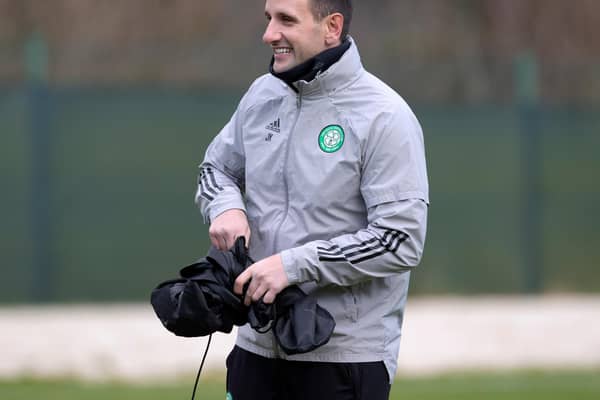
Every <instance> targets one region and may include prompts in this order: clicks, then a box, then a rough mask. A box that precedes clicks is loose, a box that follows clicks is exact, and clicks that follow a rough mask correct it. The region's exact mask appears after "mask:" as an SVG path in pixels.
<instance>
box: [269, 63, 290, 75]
mask: <svg viewBox="0 0 600 400" xmlns="http://www.w3.org/2000/svg"><path fill="white" fill-rule="evenodd" d="M293 67H294V66H293V65H292V64H290V63H285V64H284V63H282V64H278V63H275V64H273V71H275V72H276V73H278V74H281V73H283V72H287V71H289V70H290V69H292V68H293Z"/></svg>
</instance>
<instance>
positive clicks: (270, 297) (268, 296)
mask: <svg viewBox="0 0 600 400" xmlns="http://www.w3.org/2000/svg"><path fill="white" fill-rule="evenodd" d="M275 297H276V295H275V292H273V291H272V290H269V291H268V292H267V293H265V295H264V297H263V303H265V304H271V303H273V302H274V301H275Z"/></svg>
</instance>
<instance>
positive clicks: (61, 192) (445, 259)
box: [0, 86, 600, 303]
mask: <svg viewBox="0 0 600 400" xmlns="http://www.w3.org/2000/svg"><path fill="white" fill-rule="evenodd" d="M241 94H242V92H239V93H238V92H235V93H231V92H229V93H223V92H221V91H210V90H201V89H173V88H117V89H115V88H97V87H90V88H50V89H48V90H47V91H46V92H44V91H43V90H42V94H40V93H39V92H36V90H35V88H29V89H28V88H24V87H21V86H15V87H2V88H0V132H1V136H2V146H1V149H2V150H1V151H0V156H1V157H0V184H1V187H2V192H1V193H2V196H1V198H2V202H1V204H2V207H0V210H1V211H0V212H1V214H0V215H1V218H2V219H1V221H2V224H1V225H0V249H1V251H0V265H1V268H2V279H0V302H3V303H14V302H30V301H61V302H62V301H123V300H146V299H148V296H149V292H150V290H151V289H152V288H153V287H154V286H155V285H156V284H157V283H158V282H159V281H162V280H164V279H167V278H170V277H173V276H174V275H175V274H176V272H177V270H178V269H179V268H180V267H181V266H183V265H185V264H186V263H189V262H191V261H193V260H195V259H196V258H198V257H200V256H202V255H203V254H204V253H205V251H206V249H207V247H208V239H207V235H206V230H207V226H205V225H203V223H202V220H201V218H200V215H199V212H198V211H197V209H196V207H195V205H194V203H193V195H194V191H195V184H196V174H197V164H198V163H199V162H200V161H201V160H202V157H203V153H204V149H205V147H206V145H207V144H208V142H209V141H210V139H211V138H212V137H213V136H214V135H215V134H216V132H218V130H219V129H220V127H221V126H222V125H223V124H224V123H225V122H226V121H227V119H228V118H229V116H230V114H231V113H232V112H233V110H234V107H235V106H236V103H237V101H238V100H239V98H240V96H241ZM40 96H41V97H40ZM415 111H416V113H417V115H418V117H419V119H420V120H421V122H422V125H423V127H424V131H425V139H426V148H427V156H428V167H429V176H430V186H431V208H430V218H429V231H428V241H427V246H426V249H425V256H424V259H423V262H422V265H421V266H420V267H419V268H418V270H417V271H416V272H415V274H414V275H413V286H412V291H413V293H419V294H432V293H433V294H437V293H461V294H465V293H466V294H468V293H515V292H523V291H526V290H527V289H528V288H530V285H529V286H528V284H527V279H528V276H529V277H531V276H534V277H535V279H536V281H537V284H538V286H539V288H540V290H542V291H547V292H563V291H598V290H599V289H600V272H598V267H599V266H600V246H599V244H600V229H598V226H599V224H600V183H599V182H600V179H599V178H598V173H599V172H600V152H599V150H598V149H600V112H599V111H600V110H597V109H582V108H572V109H570V108H565V107H563V108H543V109H540V110H538V112H536V114H535V116H534V119H535V122H536V123H535V124H533V125H531V126H534V127H535V129H536V134H537V136H536V137H537V138H538V141H537V147H536V152H537V154H538V156H539V162H538V161H536V162H535V163H534V164H533V165H529V164H531V163H529V162H528V161H527V160H532V159H533V160H538V158H537V157H529V154H523V152H522V149H523V143H524V140H523V138H524V134H523V132H522V127H523V119H522V117H521V115H520V113H519V112H518V110H517V109H516V108H515V107H513V106H492V105H489V106H456V105H452V106H447V105H444V106H440V105H438V106H416V107H415ZM530 168H539V169H538V171H539V174H538V176H539V182H538V184H539V186H536V188H537V187H539V190H536V191H533V192H532V193H533V194H532V193H530V190H529V189H528V187H527V186H525V185H528V183H527V181H526V180H525V179H524V177H526V176H527V175H526V174H525V172H526V171H527V170H528V169H530ZM532 195H533V196H535V197H534V198H533V200H534V203H533V204H534V205H535V206H536V207H534V210H533V211H532V210H531V209H530V208H529V209H528V208H524V205H525V204H526V203H527V199H530V196H532ZM528 214H535V215H537V216H538V217H539V218H537V217H536V218H537V219H536V218H531V220H530V221H529V222H527V221H528V220H529V218H528ZM536 221H538V222H536ZM531 224H533V225H534V226H529V225H531ZM528 250H530V251H529V252H528ZM531 251H533V252H534V253H535V254H537V256H538V259H539V263H538V264H539V265H536V266H533V265H530V264H531V258H530V257H528V256H527V254H529V253H531ZM528 260H529V261H528ZM532 270H533V271H534V273H533V275H532V273H531V271H532Z"/></svg>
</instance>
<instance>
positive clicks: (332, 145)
mask: <svg viewBox="0 0 600 400" xmlns="http://www.w3.org/2000/svg"><path fill="white" fill-rule="evenodd" d="M344 137H345V134H344V129H342V127H341V126H339V125H328V126H326V127H325V128H323V130H322V131H321V133H320V134H319V147H320V148H321V150H323V151H324V152H325V153H335V152H336V151H338V150H339V149H341V148H342V146H343V145H344Z"/></svg>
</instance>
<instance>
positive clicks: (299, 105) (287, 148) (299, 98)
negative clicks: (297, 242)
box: [272, 84, 302, 358]
mask: <svg viewBox="0 0 600 400" xmlns="http://www.w3.org/2000/svg"><path fill="white" fill-rule="evenodd" d="M301 109H302V85H301V84H300V85H299V87H298V94H297V95H296V118H295V119H294V123H293V124H292V128H291V129H290V131H289V134H288V139H287V141H286V143H285V155H284V157H285V158H284V159H283V187H284V190H285V208H284V213H283V219H282V220H281V222H280V223H279V226H277V229H276V230H275V234H274V236H273V250H272V253H273V254H275V251H276V249H278V248H279V232H280V231H281V227H282V226H283V223H284V222H285V220H286V219H287V214H288V211H289V208H290V195H289V185H288V180H287V163H288V158H289V154H290V147H291V146H290V141H291V140H292V133H293V132H294V131H295V129H296V125H297V124H298V120H299V119H300V111H301ZM273 348H274V349H275V357H276V358H279V347H278V345H277V341H276V339H275V337H273Z"/></svg>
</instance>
